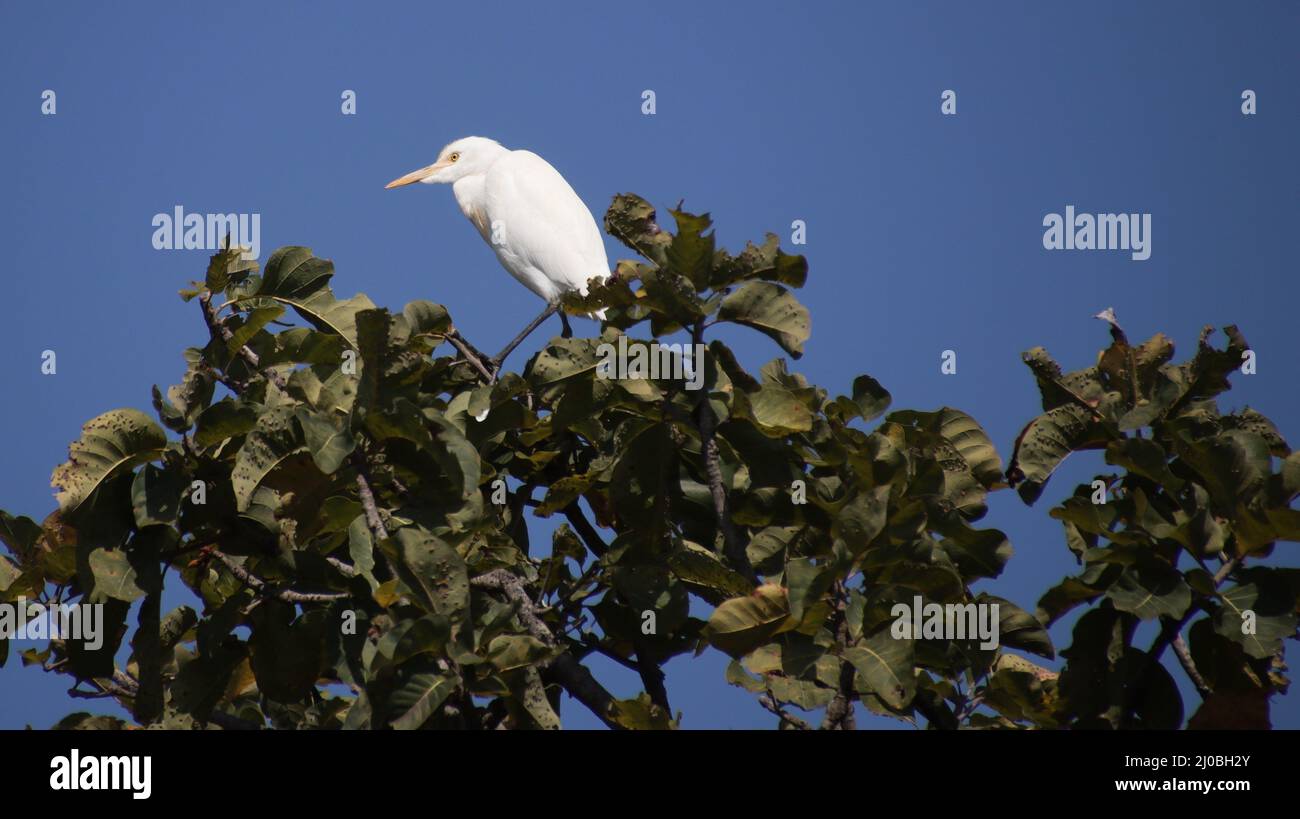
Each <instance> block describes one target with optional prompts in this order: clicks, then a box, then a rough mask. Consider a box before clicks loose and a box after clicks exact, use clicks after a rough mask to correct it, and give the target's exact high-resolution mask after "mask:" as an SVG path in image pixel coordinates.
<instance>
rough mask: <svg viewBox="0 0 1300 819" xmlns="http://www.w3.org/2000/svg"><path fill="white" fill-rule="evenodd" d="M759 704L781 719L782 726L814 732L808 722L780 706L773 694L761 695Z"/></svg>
mask: <svg viewBox="0 0 1300 819" xmlns="http://www.w3.org/2000/svg"><path fill="white" fill-rule="evenodd" d="M758 704H759V705H761V706H763V707H764V708H766V709H767V710H769V711H771V712H772V713H773V714H776V715H777V716H778V717H780V718H781V723H780V724H781V725H789V726H790V727H791V728H797V729H799V730H800V731H811V730H812V726H811V725H809V724H808V723H807V722H805V721H804V720H802V719H800V718H799V717H796V716H794V715H793V714H790V713H788V712H787V711H786V710H785V709H784V708H782V707H781V706H780V705H778V704H777V702H776V700H775V699H774V698H773V697H772V695H771V693H767V694H762V695H760V696H759V698H758Z"/></svg>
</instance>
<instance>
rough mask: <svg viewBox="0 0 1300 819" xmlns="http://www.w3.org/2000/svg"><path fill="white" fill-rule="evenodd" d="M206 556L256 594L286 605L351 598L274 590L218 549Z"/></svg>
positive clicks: (338, 593) (328, 593)
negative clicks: (223, 566) (221, 564)
mask: <svg viewBox="0 0 1300 819" xmlns="http://www.w3.org/2000/svg"><path fill="white" fill-rule="evenodd" d="M208 554H210V555H212V556H213V557H215V558H216V559H217V560H220V561H221V562H222V563H223V564H225V567H226V568H227V569H229V570H230V573H231V574H233V575H234V576H235V577H237V578H239V580H240V582H241V583H243V584H244V585H245V586H248V587H249V588H250V589H252V590H253V591H255V592H257V593H258V594H267V595H270V596H271V597H274V598H276V599H278V600H283V601H284V602H286V603H329V602H332V601H334V600H342V599H344V598H346V597H350V596H351V595H350V594H348V593H347V592H297V591H293V590H291V589H281V588H276V587H274V586H272V585H271V584H270V583H267V582H266V581H265V580H263V579H262V578H260V577H258V576H257V575H255V574H253V573H252V572H250V571H249V570H248V569H245V568H244V567H243V566H241V565H239V563H238V562H237V561H236V560H235V559H234V558H233V557H231V556H230V555H228V554H226V553H225V552H223V551H221V550H220V549H208Z"/></svg>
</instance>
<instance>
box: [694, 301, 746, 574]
mask: <svg viewBox="0 0 1300 819" xmlns="http://www.w3.org/2000/svg"><path fill="white" fill-rule="evenodd" d="M692 340H693V341H694V343H695V344H703V343H704V328H703V327H702V326H701V325H700V324H698V323H697V324H696V325H695V328H694V330H693V332H692ZM695 349H699V348H698V347H696V348H695ZM696 366H700V365H699V364H696ZM698 425H699V430H700V443H701V451H702V452H703V453H704V470H705V472H706V473H707V474H708V478H709V494H710V495H712V497H713V513H714V516H715V517H716V518H717V521H718V528H719V529H720V530H721V531H722V540H723V544H724V545H723V551H724V552H725V553H726V555H727V559H728V560H729V561H730V562H731V567H732V568H733V569H735V570H736V571H738V572H740V573H741V574H742V575H744V576H745V578H746V579H748V580H749V582H750V583H753V584H754V585H755V586H757V585H758V576H757V575H756V574H754V567H753V566H751V565H749V556H748V555H746V554H745V545H744V544H743V543H741V542H740V535H739V534H737V532H736V526H735V524H734V523H733V522H732V520H731V509H730V505H729V502H728V500H727V488H726V487H725V486H723V484H722V465H721V463H720V456H719V454H718V442H717V440H716V438H715V433H716V430H717V418H715V417H714V415H713V407H712V406H711V405H710V404H709V391H708V389H705V390H703V397H702V399H701V401H700V404H699V410H698Z"/></svg>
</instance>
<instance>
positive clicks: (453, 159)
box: [447, 151, 460, 162]
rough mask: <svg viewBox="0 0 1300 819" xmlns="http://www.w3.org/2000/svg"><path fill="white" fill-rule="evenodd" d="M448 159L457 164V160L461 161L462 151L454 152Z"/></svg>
mask: <svg viewBox="0 0 1300 819" xmlns="http://www.w3.org/2000/svg"><path fill="white" fill-rule="evenodd" d="M447 159H448V160H450V161H451V162H455V161H456V160H457V159H460V151H453V152H452V154H451V156H449V157H447Z"/></svg>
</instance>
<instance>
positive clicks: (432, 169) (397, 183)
mask: <svg viewBox="0 0 1300 819" xmlns="http://www.w3.org/2000/svg"><path fill="white" fill-rule="evenodd" d="M445 167H447V166H446V164H445V163H442V162H435V163H433V164H432V165H428V166H426V167H424V168H421V169H420V170H418V171H411V172H410V173H408V174H407V175H406V176H401V177H398V178H397V179H394V180H393V181H392V182H389V183H388V184H387V185H385V186H384V190H388V189H389V188H400V187H402V186H403V185H410V184H411V183H412V182H422V181H424V179H426V178H427V177H429V176H431V175H432V174H434V173H436V172H438V171H440V170H442V169H443V168H445Z"/></svg>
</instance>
